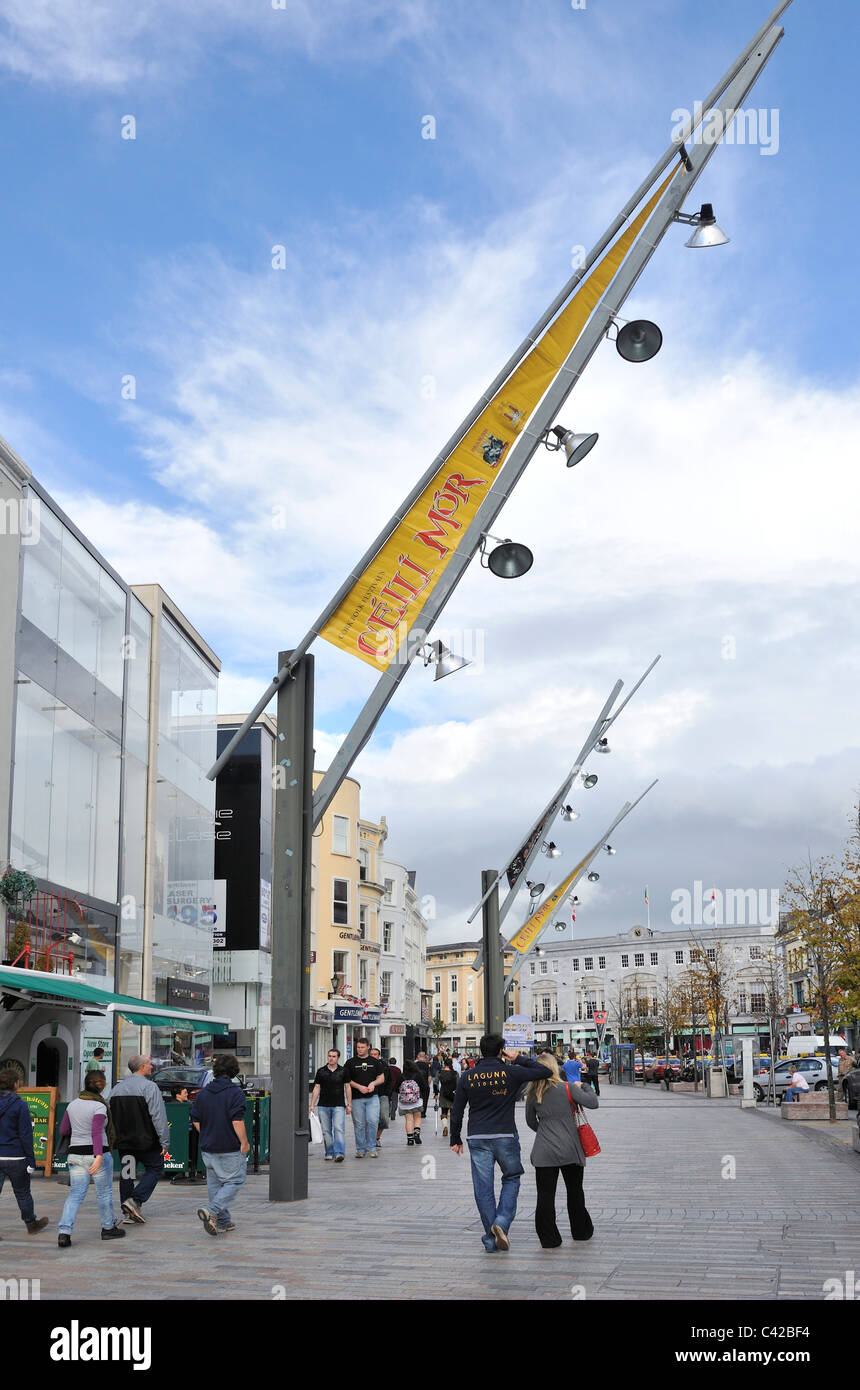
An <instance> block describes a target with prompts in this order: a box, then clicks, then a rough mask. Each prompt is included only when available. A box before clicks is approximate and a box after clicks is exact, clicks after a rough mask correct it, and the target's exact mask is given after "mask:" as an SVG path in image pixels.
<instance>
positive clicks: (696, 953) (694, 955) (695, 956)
mask: <svg viewBox="0 0 860 1390" xmlns="http://www.w3.org/2000/svg"><path fill="white" fill-rule="evenodd" d="M701 959H702V953H701V951H700V950H699V948H698V946H694V947H693V949H692V951H691V952H690V964H691V965H694V964H695V963H696V962H698V961H700V960H701Z"/></svg>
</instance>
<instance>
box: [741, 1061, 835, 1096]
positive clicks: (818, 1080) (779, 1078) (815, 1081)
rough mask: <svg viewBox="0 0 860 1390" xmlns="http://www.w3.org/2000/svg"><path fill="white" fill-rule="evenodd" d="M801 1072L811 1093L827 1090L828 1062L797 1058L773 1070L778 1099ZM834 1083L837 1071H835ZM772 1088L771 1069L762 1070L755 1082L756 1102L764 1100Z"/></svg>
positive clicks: (754, 1093) (782, 1063) (763, 1068)
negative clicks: (795, 1074) (795, 1075)
mask: <svg viewBox="0 0 860 1390" xmlns="http://www.w3.org/2000/svg"><path fill="white" fill-rule="evenodd" d="M796 1071H799V1072H800V1074H801V1076H802V1077H803V1078H804V1079H805V1081H806V1083H807V1085H808V1086H809V1089H810V1090H811V1091H824V1090H826V1088H827V1062H826V1061H825V1059H824V1058H823V1057H796V1058H795V1059H794V1060H793V1061H791V1062H778V1063H777V1065H776V1066H775V1067H774V1069H773V1077H774V1083H775V1086H776V1094H777V1097H779V1096H781V1095H782V1093H783V1091H784V1090H785V1089H786V1087H787V1086H788V1085H789V1083H790V1081H791V1078H792V1076H793V1075H794V1073H795V1072H796ZM833 1077H834V1081H835V1079H836V1069H835V1068H834V1069H833ZM769 1087H770V1069H769V1068H768V1067H762V1068H760V1070H759V1072H758V1075H757V1077H756V1078H755V1080H754V1081H753V1095H754V1096H755V1098H756V1100H764V1098H765V1096H766V1095H767V1093H768V1089H769Z"/></svg>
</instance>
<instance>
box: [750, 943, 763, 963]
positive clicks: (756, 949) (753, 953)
mask: <svg viewBox="0 0 860 1390" xmlns="http://www.w3.org/2000/svg"><path fill="white" fill-rule="evenodd" d="M750 960H761V946H750Z"/></svg>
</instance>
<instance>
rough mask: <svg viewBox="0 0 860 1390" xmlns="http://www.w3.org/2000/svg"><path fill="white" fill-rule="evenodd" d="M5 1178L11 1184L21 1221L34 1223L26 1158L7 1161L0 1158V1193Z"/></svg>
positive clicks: (34, 1215)
mask: <svg viewBox="0 0 860 1390" xmlns="http://www.w3.org/2000/svg"><path fill="white" fill-rule="evenodd" d="M7 1178H8V1179H9V1181H10V1183H11V1184H12V1191H13V1192H14V1193H15V1201H16V1202H17V1203H18V1210H19V1211H20V1213H21V1220H22V1221H26V1222H28V1223H29V1222H30V1221H35V1220H36V1209H35V1207H34V1206H33V1194H32V1193H31V1191H30V1174H29V1173H28V1172H27V1160H26V1158H10V1159H9V1160H8V1161H4V1160H3V1159H2V1158H0V1192H2V1191H3V1184H4V1182H5V1181H6V1179H7Z"/></svg>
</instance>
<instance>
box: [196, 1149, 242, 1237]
mask: <svg viewBox="0 0 860 1390" xmlns="http://www.w3.org/2000/svg"><path fill="white" fill-rule="evenodd" d="M203 1162H204V1163H205V1164H206V1186H207V1189H208V1192H209V1210H210V1211H211V1213H212V1215H213V1216H214V1217H215V1225H216V1226H217V1227H218V1229H219V1230H221V1231H222V1230H223V1229H224V1227H225V1226H227V1225H229V1223H230V1203H231V1202H233V1201H235V1199H236V1197H237V1195H238V1193H239V1189H240V1188H241V1187H242V1185H243V1183H244V1181H245V1179H246V1178H247V1176H248V1164H247V1161H246V1158H245V1155H244V1154H243V1153H240V1152H239V1150H238V1149H234V1151H233V1153H229V1154H210V1153H207V1152H206V1151H205V1149H204V1151H203Z"/></svg>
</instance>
